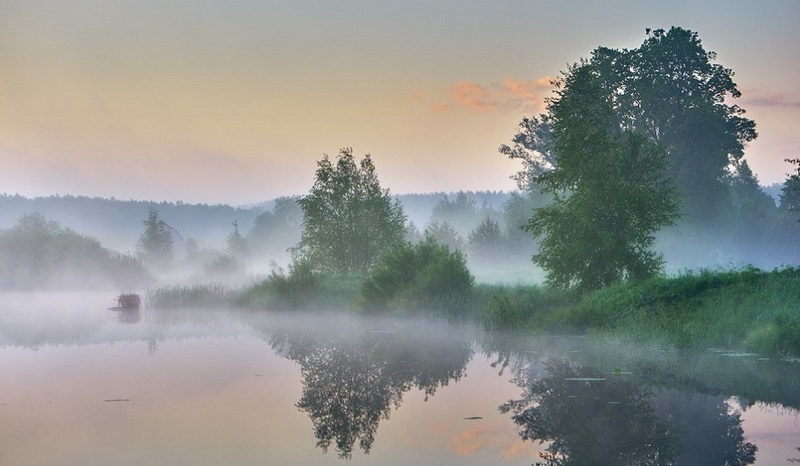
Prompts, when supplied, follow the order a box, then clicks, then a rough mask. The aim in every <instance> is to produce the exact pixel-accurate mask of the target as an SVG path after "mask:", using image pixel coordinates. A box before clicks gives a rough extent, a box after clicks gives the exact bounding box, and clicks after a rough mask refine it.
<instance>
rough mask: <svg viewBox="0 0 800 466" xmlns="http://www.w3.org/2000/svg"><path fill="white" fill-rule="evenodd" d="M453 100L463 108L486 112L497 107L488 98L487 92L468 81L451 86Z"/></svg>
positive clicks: (494, 102)
mask: <svg viewBox="0 0 800 466" xmlns="http://www.w3.org/2000/svg"><path fill="white" fill-rule="evenodd" d="M452 97H453V100H454V101H455V102H456V103H458V104H461V105H463V106H465V107H468V108H471V109H473V110H477V111H479V112H487V111H489V110H492V109H494V108H495V107H496V106H497V102H496V101H494V100H492V99H491V98H490V97H489V91H487V90H486V88H484V87H483V86H481V85H480V84H476V83H471V82H468V81H459V82H457V83H456V84H455V85H454V86H453V90H452Z"/></svg>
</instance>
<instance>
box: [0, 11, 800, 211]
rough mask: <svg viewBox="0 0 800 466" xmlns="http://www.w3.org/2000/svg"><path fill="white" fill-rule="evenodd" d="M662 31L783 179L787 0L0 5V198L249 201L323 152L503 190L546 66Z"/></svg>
mask: <svg viewBox="0 0 800 466" xmlns="http://www.w3.org/2000/svg"><path fill="white" fill-rule="evenodd" d="M673 25H675V26H681V27H684V28H688V29H691V30H694V31H697V32H698V33H699V34H700V38H701V39H702V41H703V44H704V46H705V47H706V49H707V50H713V51H716V52H717V54H718V60H717V62H718V63H720V64H722V65H724V66H726V67H729V68H732V69H733V70H734V71H735V73H736V82H737V83H738V85H739V88H740V90H741V91H742V93H743V97H742V98H741V99H739V102H738V103H739V104H740V105H741V106H742V107H744V108H745V109H746V110H747V116H748V117H750V118H752V119H754V120H755V121H756V123H757V125H758V132H759V138H758V140H757V141H755V142H753V143H752V144H750V146H748V148H747V151H746V157H747V159H748V160H749V161H750V164H751V166H752V167H753V169H754V171H755V172H756V174H757V176H758V177H759V179H760V181H761V182H762V183H764V184H770V183H774V182H781V181H783V180H784V179H785V178H786V174H787V173H788V172H790V171H791V166H789V165H788V164H786V163H785V162H783V159H785V158H787V157H800V131H798V130H797V126H798V122H800V86H798V83H800V26H799V25H800V1H797V0H763V1H758V2H755V1H752V0H707V1H702V2H697V1H694V0H692V1H688V0H687V1H684V0H680V1H669V2H667V1H658V2H654V1H643V0H609V1H604V2H598V1H594V0H572V1H570V0H558V1H556V0H552V1H545V0H503V1H496V2H491V1H477V0H476V1H473V0H457V1H430V0H425V1H418V0H405V1H396V2H384V1H366V0H341V1H307V0H287V1H266V0H170V1H154V0H0V193H2V192H6V193H12V194H13V193H19V194H21V195H26V196H46V195H51V194H56V193H59V194H75V195H88V196H101V197H112V196H114V197H117V198H122V199H127V198H134V199H155V200H168V201H177V200H182V201H185V202H207V203H234V204H240V203H241V204H243V203H250V202H259V201H263V200H266V199H270V198H274V197H277V196H281V195H289V194H303V193H305V192H307V191H308V189H309V188H310V186H311V183H312V181H313V175H314V170H315V167H316V161H317V160H318V159H319V158H321V157H322V155H323V154H325V153H327V154H330V155H335V154H336V153H337V152H338V151H339V149H340V148H342V147H353V150H354V152H355V153H356V154H357V155H359V156H360V155H363V154H365V153H370V154H372V156H373V158H374V160H375V163H376V166H377V168H378V174H379V177H380V179H381V182H382V184H383V185H384V186H385V187H388V188H390V189H391V190H392V192H393V193H408V192H431V191H451V190H459V189H465V190H484V189H489V190H509V189H513V188H514V183H513V181H511V180H510V179H509V176H510V175H511V174H513V173H514V171H516V170H517V169H518V168H519V166H518V164H517V163H515V162H513V161H509V160H506V159H505V158H504V157H503V156H502V155H500V154H499V153H498V152H497V148H498V146H500V145H501V144H504V143H508V142H509V141H510V139H511V137H512V136H513V135H514V133H515V130H516V126H517V124H518V123H519V121H520V120H521V118H522V117H523V116H525V115H531V114H536V113H538V112H541V111H542V110H543V99H544V98H545V97H547V96H548V95H550V92H551V89H550V87H549V85H548V82H549V78H550V77H553V76H557V75H558V73H559V71H561V70H564V69H566V67H567V64H569V63H573V62H575V61H577V60H579V59H580V58H581V57H588V55H589V53H590V52H591V51H592V50H593V49H594V48H596V47H598V46H608V47H615V48H625V47H628V48H632V47H636V46H638V45H639V44H641V42H642V41H643V39H644V38H645V35H644V32H645V28H648V27H649V28H665V29H668V28H669V27H670V26H673Z"/></svg>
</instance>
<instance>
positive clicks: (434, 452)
mask: <svg viewBox="0 0 800 466" xmlns="http://www.w3.org/2000/svg"><path fill="white" fill-rule="evenodd" d="M112 305H113V295H111V297H109V294H92V295H86V294H78V293H74V294H71V293H61V294H30V293H5V294H3V295H2V300H1V301H0V367H2V369H3V370H2V371H0V464H14V465H17V464H32V465H128V464H130V465H133V464H174V465H180V464H192V465H206V464H208V465H211V464H242V465H246V464H309V465H311V464H315V465H316V464H319V463H328V464H342V465H350V464H381V465H384V464H388V465H392V464H397V465H401V464H402V465H406V464H410V463H413V464H442V465H449V464H452V465H456V464H458V465H465V464H466V465H485V464H513V465H530V464H534V463H536V462H541V463H543V464H548V462H549V463H551V464H562V463H563V464H631V465H633V464H765V465H773V464H790V463H791V462H792V460H799V461H800V451H798V450H797V448H798V447H800V428H799V427H798V411H797V409H798V407H800V390H798V389H797V388H796V387H798V386H800V365H799V364H798V363H794V362H786V361H780V360H774V359H766V358H761V357H759V356H757V355H746V354H738V353H733V352H727V351H724V350H720V349H716V350H708V351H703V352H697V353H688V352H681V351H676V350H672V349H664V348H633V347H631V346H627V345H622V344H620V343H618V342H610V341H592V340H589V339H586V338H568V337H531V336H513V335H506V334H489V333H485V332H483V331H481V330H480V329H476V328H474V327H471V326H469V325H462V324H453V323H447V322H444V321H441V320H435V319H426V318H415V319H389V318H357V317H354V316H352V315H347V314H338V313H330V314H322V315H320V314H311V313H285V312H252V311H239V310H215V311H204V310H191V309H187V310H180V311H163V310H154V309H143V310H142V311H140V312H120V311H109V310H108V309H107V308H108V307H109V306H112ZM563 460H565V461H563ZM559 461H562V462H561V463H560V462H559Z"/></svg>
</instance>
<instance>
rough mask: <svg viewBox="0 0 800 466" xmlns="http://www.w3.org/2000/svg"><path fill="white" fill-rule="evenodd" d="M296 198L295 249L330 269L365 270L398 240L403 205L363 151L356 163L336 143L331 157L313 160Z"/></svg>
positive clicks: (402, 233) (401, 233) (402, 230)
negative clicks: (298, 230)
mask: <svg viewBox="0 0 800 466" xmlns="http://www.w3.org/2000/svg"><path fill="white" fill-rule="evenodd" d="M298 204H300V208H301V209H302V210H303V233H302V236H301V239H300V243H299V244H298V246H297V247H296V248H295V249H294V251H295V253H297V254H298V255H299V256H302V257H303V258H304V259H307V260H309V261H311V263H312V264H313V265H314V267H316V268H319V269H321V270H327V271H331V272H335V273H344V274H348V273H365V272H366V271H367V270H368V269H369V267H370V266H371V265H372V263H373V262H375V260H376V259H377V258H378V257H379V256H380V255H381V254H382V253H383V252H384V251H385V250H386V249H387V248H388V247H389V246H391V245H392V244H395V243H397V242H400V241H403V239H404V236H405V220H406V216H405V214H404V213H403V208H402V206H401V205H400V203H399V202H398V201H396V200H395V201H393V200H392V197H391V195H390V194H389V190H387V189H383V188H381V186H380V183H379V182H378V175H377V173H376V171H375V165H374V164H373V162H372V158H371V157H370V156H369V154H367V155H365V156H364V158H363V159H361V161H360V162H359V163H358V164H357V163H356V160H355V158H354V157H353V150H352V149H350V148H345V149H342V150H341V151H340V152H339V155H338V156H337V158H336V160H335V162H334V161H332V160H331V159H330V158H329V157H328V156H327V155H324V156H323V158H322V160H320V161H319V162H317V172H316V178H315V180H314V185H313V186H312V188H311V191H310V192H309V194H308V195H306V196H304V197H302V198H301V199H300V200H299V201H298Z"/></svg>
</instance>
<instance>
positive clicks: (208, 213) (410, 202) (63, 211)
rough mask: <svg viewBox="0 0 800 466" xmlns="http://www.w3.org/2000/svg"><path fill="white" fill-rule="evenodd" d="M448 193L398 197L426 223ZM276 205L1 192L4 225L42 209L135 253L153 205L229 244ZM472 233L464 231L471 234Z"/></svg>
mask: <svg viewBox="0 0 800 466" xmlns="http://www.w3.org/2000/svg"><path fill="white" fill-rule="evenodd" d="M465 194H466V195H467V196H468V197H469V198H470V199H472V200H474V201H475V203H476V204H477V205H478V206H484V205H485V206H487V207H489V208H491V209H494V210H497V211H500V210H502V208H503V205H504V204H505V203H506V202H507V201H508V200H509V199H510V198H511V193H507V192H502V191H479V192H472V191H468V192H466V193H465ZM446 196H449V197H451V198H454V196H455V193H445V192H438V193H428V194H401V195H397V196H395V197H396V198H397V199H398V200H399V201H400V202H401V203H402V204H403V208H404V210H405V213H406V215H407V216H408V219H409V220H410V221H412V222H413V223H414V224H416V225H417V226H418V227H419V228H424V226H425V225H426V224H427V222H428V221H429V220H430V216H431V213H432V212H433V209H434V206H436V204H437V203H438V202H440V201H441V200H442V199H444V198H445V197H446ZM274 206H275V200H274V199H273V200H269V201H266V202H263V203H260V204H255V205H252V206H247V207H237V206H230V205H224V204H216V205H209V204H187V203H184V202H180V201H178V202H155V201H141V200H132V199H131V200H121V199H115V198H110V199H106V198H99V197H86V196H72V195H63V196H49V197H35V198H27V197H23V196H20V195H18V194H15V195H9V194H0V229H7V228H10V227H12V226H14V224H16V222H17V221H18V220H19V219H20V218H21V217H23V216H24V215H27V214H31V213H39V214H41V215H42V216H43V217H45V218H47V219H48V220H53V221H56V222H58V223H59V224H61V225H62V226H64V227H67V228H70V229H72V230H74V231H76V232H78V233H81V234H84V235H88V236H91V237H94V238H97V239H99V240H100V241H101V242H102V243H103V245H104V246H106V247H108V248H110V249H113V250H115V251H118V252H122V253H126V252H130V253H134V252H135V250H134V248H135V244H136V242H137V241H138V239H139V237H140V236H141V234H142V232H143V231H144V226H143V223H142V222H143V221H144V220H145V219H147V213H148V210H149V209H150V208H155V209H157V210H158V212H159V215H160V217H161V218H162V219H163V220H164V221H165V222H167V223H168V224H169V225H170V226H171V227H173V228H175V229H176V230H177V231H178V232H179V233H180V234H181V235H182V236H183V237H184V239H186V240H189V239H193V240H195V241H196V242H197V243H198V244H199V245H200V246H201V247H205V248H224V247H225V242H226V238H227V237H228V235H229V234H230V233H231V231H232V226H231V225H232V224H233V222H237V223H238V226H239V229H240V230H241V231H242V232H248V231H249V230H250V229H252V228H253V226H254V224H255V222H256V219H257V218H258V217H259V215H261V214H263V213H264V212H265V211H270V210H272V209H273V208H274ZM467 233H468V232H464V233H462V234H463V235H465V236H466V234H467Z"/></svg>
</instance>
